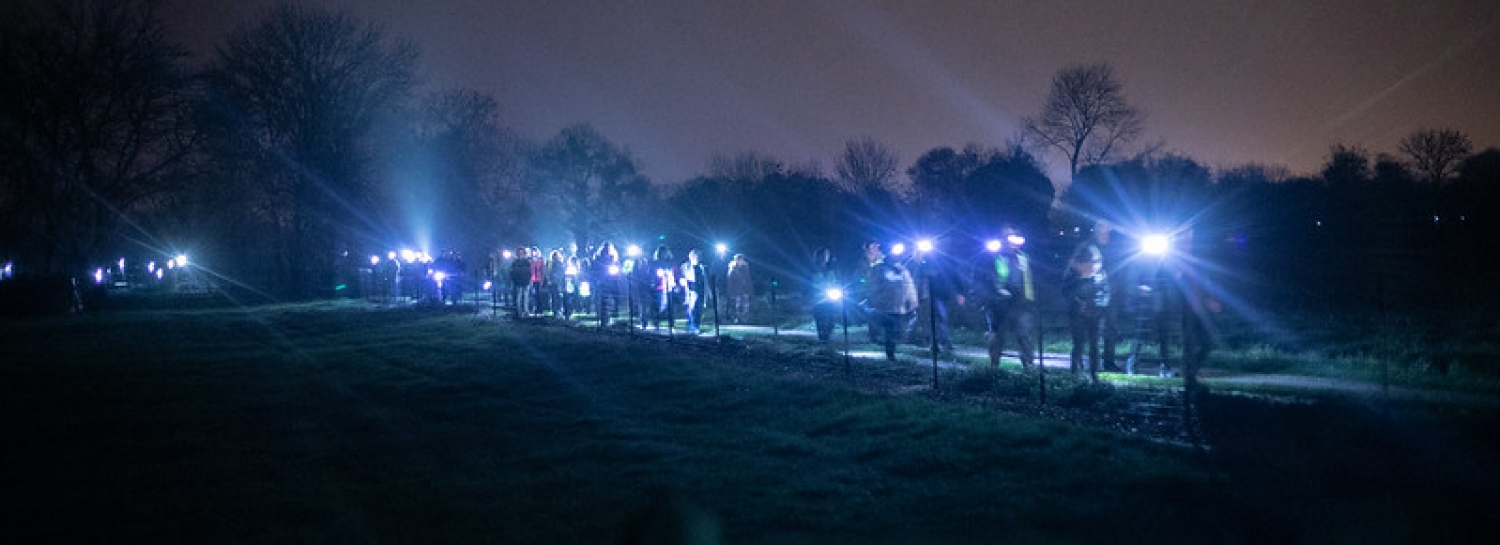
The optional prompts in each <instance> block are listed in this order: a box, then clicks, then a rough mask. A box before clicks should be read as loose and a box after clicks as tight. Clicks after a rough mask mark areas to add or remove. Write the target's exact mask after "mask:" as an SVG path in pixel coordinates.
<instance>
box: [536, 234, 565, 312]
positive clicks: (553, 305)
mask: <svg viewBox="0 0 1500 545" xmlns="http://www.w3.org/2000/svg"><path fill="white" fill-rule="evenodd" d="M544 277H545V278H546V281H545V282H543V283H542V285H543V286H544V287H546V289H547V309H548V310H550V311H551V312H552V317H553V318H556V317H559V316H563V315H565V314H566V312H564V310H563V293H564V291H563V290H564V288H565V287H566V286H565V284H567V281H568V264H567V262H566V261H563V253H562V249H561V248H559V249H556V250H552V251H551V252H549V253H548V254H547V264H546V271H545V272H544Z"/></svg>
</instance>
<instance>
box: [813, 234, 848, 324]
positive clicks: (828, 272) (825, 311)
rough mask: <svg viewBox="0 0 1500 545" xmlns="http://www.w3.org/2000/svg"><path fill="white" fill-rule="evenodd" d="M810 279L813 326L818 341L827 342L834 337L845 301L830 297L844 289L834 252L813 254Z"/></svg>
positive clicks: (821, 250)
mask: <svg viewBox="0 0 1500 545" xmlns="http://www.w3.org/2000/svg"><path fill="white" fill-rule="evenodd" d="M808 278H810V279H811V280H812V281H811V282H810V283H809V285H808V287H809V288H811V290H812V293H810V294H808V300H810V301H816V302H815V303H813V307H812V315H813V324H814V327H815V328H816V329H817V331H818V340H820V341H826V340H828V339H829V338H830V337H832V336H833V322H834V319H835V318H837V317H838V316H839V310H840V309H841V308H842V306H843V304H844V303H843V301H835V300H833V299H832V298H830V297H829V296H828V292H829V290H831V289H834V288H838V289H843V286H842V285H840V284H839V275H838V270H837V268H836V267H835V266H834V263H833V250H830V249H828V248H819V249H818V251H817V252H814V253H813V268H812V271H811V272H810V273H809V275H808Z"/></svg>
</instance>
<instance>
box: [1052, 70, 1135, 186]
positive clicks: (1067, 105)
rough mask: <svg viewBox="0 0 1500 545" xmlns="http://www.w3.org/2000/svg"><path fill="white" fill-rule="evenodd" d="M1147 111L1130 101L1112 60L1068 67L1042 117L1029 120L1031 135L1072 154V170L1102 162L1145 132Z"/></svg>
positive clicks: (1057, 78) (1073, 172)
mask: <svg viewBox="0 0 1500 545" xmlns="http://www.w3.org/2000/svg"><path fill="white" fill-rule="evenodd" d="M1144 123H1145V114H1144V113H1142V112H1141V111H1140V110H1138V109H1136V108H1135V107H1134V106H1131V105H1130V103H1129V102H1127V101H1126V100H1125V93H1124V87H1123V86H1122V85H1121V84H1120V82H1119V81H1118V80H1116V79H1115V77H1114V70H1113V69H1112V68H1110V66H1109V65H1108V64H1093V65H1086V66H1074V67H1070V68H1065V69H1063V70H1062V71H1060V72H1058V73H1057V75H1056V76H1055V77H1053V78H1052V89H1051V91H1049V92H1048V94H1047V102H1046V103H1045V104H1044V105H1043V106H1042V113H1041V116H1039V117H1036V118H1026V119H1025V120H1024V121H1023V124H1024V126H1025V131H1026V134H1027V136H1028V137H1030V138H1035V139H1036V140H1038V141H1040V142H1041V143H1042V144H1045V145H1046V146H1047V147H1051V148H1056V149H1057V150H1058V151H1060V152H1062V154H1063V156H1065V157H1067V158H1068V173H1069V175H1071V176H1077V175H1078V169H1079V168H1080V167H1083V166H1087V165H1092V164H1097V163H1101V162H1104V161H1107V160H1109V159H1110V158H1111V157H1112V156H1114V154H1116V153H1118V152H1119V151H1120V150H1119V148H1120V147H1121V146H1123V145H1125V144H1129V143H1130V142H1131V141H1132V140H1134V139H1135V138H1136V137H1137V136H1139V135H1140V134H1141V131H1142V128H1143V125H1144Z"/></svg>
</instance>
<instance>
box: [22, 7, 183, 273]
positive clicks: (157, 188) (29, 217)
mask: <svg viewBox="0 0 1500 545" xmlns="http://www.w3.org/2000/svg"><path fill="white" fill-rule="evenodd" d="M51 7H52V10H51V11H50V12H46V13H33V12H28V11H26V10H24V9H23V10H21V11H20V12H19V13H13V14H12V16H13V19H12V20H11V21H10V23H9V24H8V25H6V26H5V27H4V28H3V32H0V73H3V74H5V76H4V77H3V78H0V157H4V159H3V160H0V223H3V224H4V225H3V231H4V233H5V235H6V236H4V237H3V240H9V241H13V242H15V243H17V244H19V245H20V247H16V248H11V249H8V250H9V251H13V252H16V254H17V255H19V256H21V257H22V258H23V262H25V263H26V264H27V266H29V267H32V268H33V269H34V270H37V271H44V272H52V273H64V272H65V273H78V272H80V271H81V269H82V268H84V267H86V266H87V263H86V261H87V260H88V259H89V258H90V256H91V254H93V253H95V252H98V251H104V249H103V248H101V246H103V245H104V244H106V243H107V241H108V239H109V238H111V237H112V236H114V235H115V234H116V229H117V228H118V227H119V226H120V225H122V224H126V223H134V222H137V221H139V219H140V215H141V214H142V213H145V212H147V211H149V210H151V209H153V208H154V207H156V206H157V204H159V202H160V201H161V200H162V199H163V198H164V196H166V195H167V194H168V193H169V192H170V191H172V190H173V189H175V188H177V187H180V185H179V184H180V182H182V181H183V180H184V179H185V172H186V171H187V169H188V167H189V164H190V160H191V158H192V152H193V150H194V145H195V134H196V133H195V131H194V130H193V128H192V124H191V120H192V116H191V112H192V109H191V106H192V103H193V95H192V92H191V86H190V84H189V78H188V72H187V69H186V58H187V56H186V53H185V51H184V50H183V49H182V48H180V47H179V46H177V45H176V44H174V43H171V42H170V41H168V40H167V38H166V35H165V33H164V31H163V29H162V26H161V24H160V22H159V21H158V20H157V18H156V17H155V13H154V11H153V10H152V4H151V3H149V2H138V1H123V2H56V3H53V4H52V5H51ZM137 238H140V239H148V240H149V239H150V238H152V235H149V234H148V235H146V236H140V237H137ZM5 250H7V248H0V251H5ZM94 257H96V258H97V256H94Z"/></svg>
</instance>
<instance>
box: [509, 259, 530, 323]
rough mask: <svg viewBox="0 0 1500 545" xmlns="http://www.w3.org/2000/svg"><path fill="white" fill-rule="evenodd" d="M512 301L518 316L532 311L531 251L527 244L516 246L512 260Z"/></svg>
mask: <svg viewBox="0 0 1500 545" xmlns="http://www.w3.org/2000/svg"><path fill="white" fill-rule="evenodd" d="M510 288H511V302H512V303H513V304H514V305H515V312H516V317H517V318H522V317H525V316H527V315H528V314H530V313H531V304H532V300H531V251H530V250H529V249H527V248H526V247H525V246H521V247H519V248H516V257H515V259H514V260H512V261H511V262H510Z"/></svg>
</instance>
